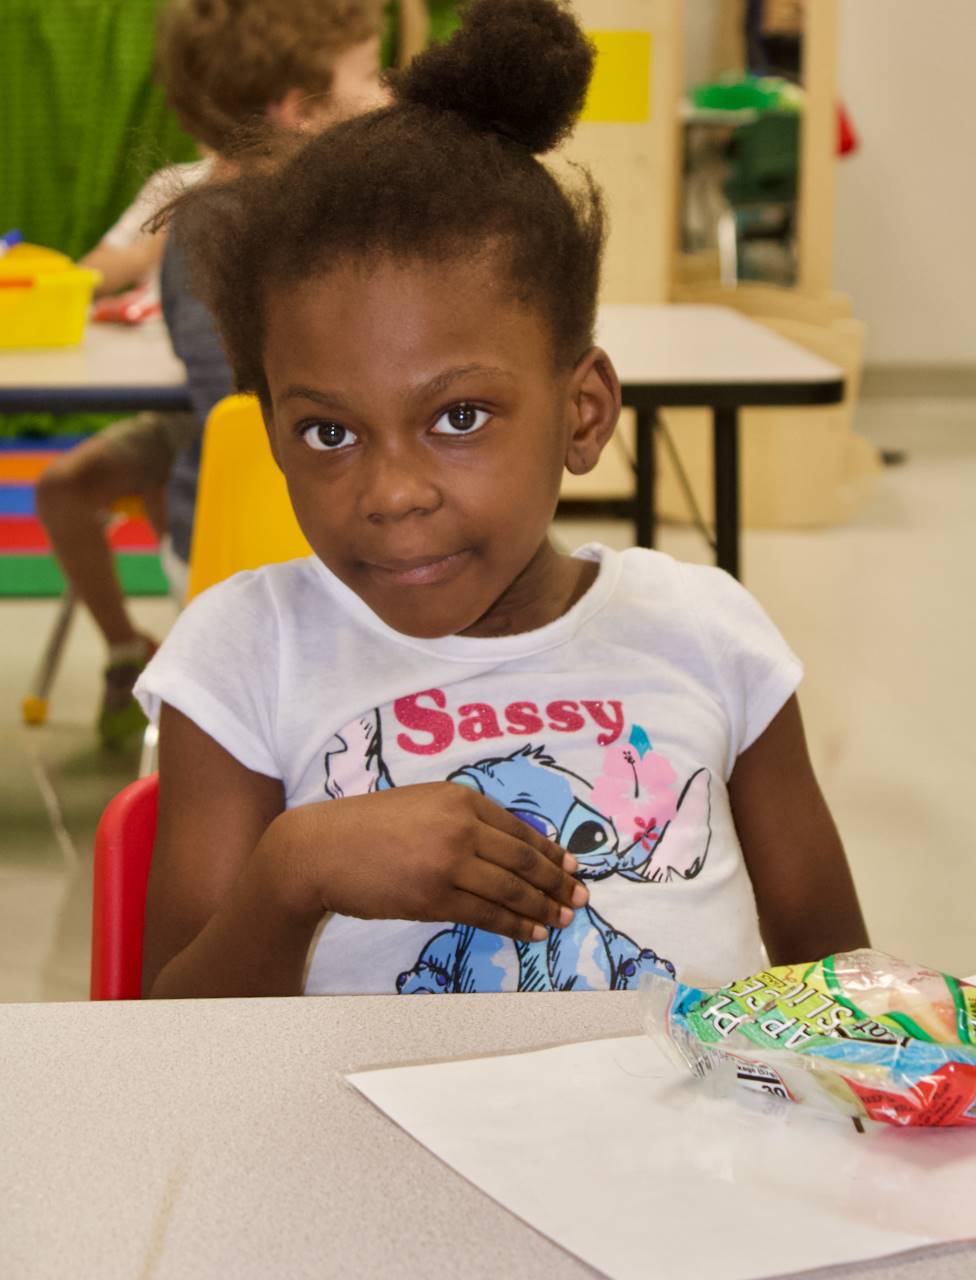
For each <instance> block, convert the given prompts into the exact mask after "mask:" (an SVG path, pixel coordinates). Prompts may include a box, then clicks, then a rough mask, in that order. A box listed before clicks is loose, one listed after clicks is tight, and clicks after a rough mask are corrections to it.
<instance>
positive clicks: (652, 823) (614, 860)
mask: <svg viewBox="0 0 976 1280" xmlns="http://www.w3.org/2000/svg"><path fill="white" fill-rule="evenodd" d="M652 752H653V748H652V747H651V744H650V741H649V739H648V737H647V734H646V733H645V731H644V730H643V729H641V728H640V727H639V726H636V727H635V728H634V729H633V730H632V731H631V735H630V740H629V742H628V744H627V745H626V747H623V748H619V747H618V748H612V749H611V750H610V751H608V752H607V753H606V756H605V759H604V769H603V772H602V774H601V776H600V778H599V779H598V780H597V783H596V784H595V785H591V784H590V783H588V782H587V781H586V780H585V779H583V778H581V777H579V776H578V775H577V774H574V773H571V772H570V771H569V770H567V769H564V768H561V767H560V766H559V765H558V764H557V763H556V761H555V760H554V758H553V757H552V756H551V755H548V754H547V753H546V751H545V750H544V748H543V747H533V746H531V745H529V746H525V747H522V748H521V749H520V750H518V751H514V752H512V753H511V754H510V755H508V756H501V757H497V758H492V759H487V760H481V761H479V762H477V763H476V764H473V765H467V766H465V767H464V768H462V769H458V770H456V771H455V772H454V773H452V774H450V775H449V778H448V781H451V782H456V783H459V784H460V785H462V786H468V787H471V788H473V789H474V790H476V791H480V792H481V793H482V794H483V795H485V796H487V797H488V798H489V799H491V800H494V801H495V803H496V804H499V805H501V807H502V808H504V809H507V810H508V811H509V812H510V813H512V814H514V815H515V816H516V817H518V818H520V819H521V820H522V821H523V822H525V823H527V824H528V825H529V826H532V827H534V828H535V829H536V830H537V831H540V832H542V833H543V834H544V835H546V836H548V837H549V838H550V839H552V840H555V841H556V842H557V843H558V844H560V845H562V846H563V848H565V849H567V850H568V851H569V852H571V853H572V854H573V855H574V856H575V857H576V859H577V862H578V870H577V873H576V874H577V876H578V877H579V878H580V879H581V880H602V879H605V878H606V877H608V876H611V875H620V876H622V877H624V878H625V879H628V880H632V881H638V882H641V883H644V884H648V883H666V882H668V881H670V880H672V879H673V878H674V877H680V878H682V879H692V878H693V877H695V876H697V875H698V873H699V872H700V871H701V868H702V866H703V865H704V862H705V858H706V856H707V853H708V846H709V842H710V840H711V828H710V822H709V817H710V774H709V772H708V770H707V769H699V770H697V771H696V772H695V773H694V774H693V775H692V776H691V778H690V779H689V780H688V782H687V783H686V784H685V786H684V788H683V790H682V791H681V794H680V796H678V797H677V799H675V796H674V786H673V784H674V780H675V774H674V771H673V769H672V768H671V766H670V764H668V762H667V761H662V760H661V759H660V758H658V759H657V760H649V759H648V757H649V755H650V754H651V753H652ZM325 767H326V788H325V789H326V793H327V794H328V795H329V796H331V797H333V798H335V799H339V798H341V797H343V796H348V795H362V794H365V793H368V792H372V791H383V790H386V789H388V788H390V787H392V786H393V785H394V783H393V780H392V778H391V776H390V773H389V770H388V769H387V767H386V765H385V763H384V761H383V755H382V739H381V731H380V723H379V715H378V713H377V712H371V713H369V714H367V715H365V716H363V717H361V718H360V719H358V720H355V721H353V722H352V723H351V724H349V725H347V726H346V727H345V728H344V729H343V730H342V731H341V733H339V734H337V735H336V736H335V737H334V738H333V739H332V740H331V741H330V743H329V744H328V747H327V748H326V755H325ZM578 793H581V794H582V796H584V797H585V798H581V795H580V794H578ZM594 801H596V802H598V803H594ZM622 832H623V833H625V834H623V835H622V834H621V833H622ZM628 836H629V839H628ZM665 841H666V843H665ZM647 972H652V973H657V974H660V975H665V976H669V977H672V978H673V977H674V974H675V971H674V966H673V965H672V964H671V962H670V961H668V960H665V959H663V958H662V957H660V956H658V955H657V954H656V953H655V951H654V950H653V949H651V948H649V947H641V946H639V945H638V944H637V943H636V942H635V941H634V940H633V939H632V938H630V937H628V936H627V935H626V934H625V933H622V932H620V931H619V930H617V929H615V928H614V927H613V926H612V925H611V924H610V923H609V922H608V921H606V920H604V919H603V918H602V917H601V916H600V915H599V913H598V912H597V911H595V910H594V909H593V907H592V905H587V906H586V907H583V908H580V909H579V910H578V911H577V912H576V914H575V915H574V917H573V920H572V923H571V924H569V925H568V926H567V927H566V928H565V929H553V930H552V931H551V932H550V935H549V937H548V938H547V939H545V940H544V941H542V942H531V943H526V942H516V941H514V940H513V939H510V938H505V937H502V936H500V935H498V934H493V933H487V932H485V931H484V930H481V929H475V928H473V927H472V926H470V925H455V926H453V927H452V928H450V929H443V930H441V931H440V932H439V933H437V934H435V935H434V936H433V937H432V938H431V939H430V940H429V942H428V943H427V944H426V946H425V947H424V948H423V950H422V951H421V953H420V955H419V957H418V958H417V963H416V964H415V965H414V967H413V968H412V969H410V970H408V971H407V972H405V973H401V974H400V975H399V977H398V978H397V980H396V989H397V991H398V992H400V993H401V994H402V995H412V994H421V993H424V994H441V993H447V992H483V991H495V992H498V991H570V990H575V991H587V990H603V991H605V990H608V989H609V990H612V991H624V990H628V989H632V988H634V987H637V986H638V985H639V983H640V977H641V974H642V973H647Z"/></svg>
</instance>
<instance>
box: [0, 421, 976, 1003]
mask: <svg viewBox="0 0 976 1280" xmlns="http://www.w3.org/2000/svg"><path fill="white" fill-rule="evenodd" d="M860 419H861V430H862V431H863V432H864V433H865V434H867V435H869V436H870V437H872V438H873V439H874V440H876V441H877V442H878V443H879V444H882V445H884V446H886V447H889V448H903V449H905V450H907V452H908V454H909V460H908V462H907V464H906V465H904V466H901V467H895V468H890V469H888V470H887V471H885V473H884V474H883V475H882V476H881V477H880V478H879V480H878V482H877V485H876V489H875V493H874V496H873V499H872V501H871V503H870V505H869V507H868V508H867V509H866V510H865V511H864V512H863V513H862V515H861V516H860V517H859V518H858V520H857V521H856V522H854V523H853V524H851V525H848V526H846V527H844V528H840V529H830V530H825V531H815V532H814V531H811V532H803V533H796V532H791V533H786V532H755V533H750V534H748V535H747V536H746V538H745V542H744V564H745V580H746V582H747V584H748V586H749V587H750V588H751V589H752V590H753V591H754V592H755V594H756V595H757V596H758V597H759V598H760V599H761V600H762V601H763V603H764V604H765V605H766V607H767V608H768V609H769V610H770V612H771V613H772V614H773V616H774V617H775V619H776V620H777V622H778V623H779V625H780V627H781V628H782V630H783V631H784V633H785V634H786V636H787V638H788V639H789V640H790V642H791V643H792V645H793V647H794V648H795V649H796V650H797V651H798V652H799V653H800V654H801V656H802V657H803V658H804V660H805V662H806V664H807V677H806V680H805V681H804V685H803V687H802V694H801V701H802V705H803V710H804V715H805V717H806V722H807V729H808V735H809V738H810V743H811V749H812V754H813V758H814V763H815V765H816V767H817V770H818V773H819V775H820V778H821V782H822V784H823V786H824V790H825V791H826V793H827V797H828V800H829V801H830V804H831V806H832V808H833V811H834V815H835V817H836V819H837V822H838V825H839V826H840V829H841V833H842V835H843V836H844V840H845V843H846V846H847V849H848V853H849V856H850V859H851V862H852V865H853V867H854V873H855V877H856V880H857V883H858V887H859V890H860V893H861V898H862V902H863V904H864V907H865V912H866V915H867V919H868V925H869V928H870V930H871V933H872V937H873V940H874V942H875V944H876V945H878V946H881V947H884V948H886V949H888V950H890V951H892V952H894V953H896V954H898V955H901V956H904V957H905V958H909V959H915V960H920V961H925V962H927V963H929V964H932V965H935V966H937V967H939V968H942V969H945V970H948V971H949V972H954V973H957V974H971V973H973V972H974V971H976V928H974V925H973V909H972V904H973V902H974V901H976V836H974V829H973V824H972V819H971V818H970V817H969V816H968V809H967V808H966V803H967V802H966V799H965V798H966V796H967V794H968V793H969V789H970V787H971V786H972V785H973V783H972V777H973V771H974V768H976V748H974V747H973V745H972V726H973V725H974V724H976V681H974V679H973V675H972V649H973V639H972V637H973V635H974V634H976V557H974V555H973V547H974V543H976V402H954V401H943V402H929V401H918V400H914V401H913V400H906V401H899V402H890V403H886V402H881V401H870V402H868V403H867V404H866V405H865V406H863V408H862V410H861V415H860ZM627 532H628V531H627V526H625V525H619V524H614V523H606V524H592V523H588V524H586V525H580V524H569V523H563V524H561V525H560V526H559V529H558V536H559V538H560V540H561V541H562V542H563V543H565V544H574V545H575V544H576V543H578V542H581V541H585V540H589V539H592V538H599V539H600V540H602V541H605V542H608V543H611V544H613V545H618V546H622V545H625V544H626V541H627ZM660 545H661V546H662V548H663V549H664V550H666V551H670V552H672V553H674V554H676V555H679V556H682V557H684V558H686V559H696V560H704V559H706V558H707V556H706V554H705V550H704V548H703V547H702V546H701V545H700V543H699V542H698V540H697V538H696V536H695V535H694V534H693V533H691V532H689V531H687V530H683V529H664V530H662V531H661V537H660ZM135 609H136V614H137V616H138V618H139V620H140V623H141V624H142V625H143V626H144V627H145V628H146V629H147V630H150V631H155V632H156V633H157V634H162V633H163V631H164V630H165V627H166V626H167V625H168V623H169V621H170V619H171V618H172V616H173V610H172V607H171V606H170V605H169V604H168V603H167V602H165V601H158V600H152V601H142V602H137V603H136V606H135ZM53 612H54V605H53V604H52V603H51V602H47V601H32V602H27V603H24V602H19V603H10V602H0V753H2V755H0V759H2V770H0V1001H10V1000H72V999H84V998H85V996H86V992H87V966H88V945H89V913H90V902H91V897H90V888H89V877H90V871H91V848H92V838H93V834H94V829H95V825H96V822H97V819H98V815H99V813H100V812H101V810H102V807H103V806H104V804H105V802H106V801H107V800H108V798H109V797H110V796H111V795H112V794H114V792H115V791H117V790H118V789H119V788H120V787H121V786H123V785H124V784H125V782H127V781H128V780H129V778H131V777H132V776H133V774H134V772H135V767H136V760H135V756H134V755H128V756H123V757H106V756H104V755H102V754H100V753H99V751H98V750H97V748H96V745H95V741H94V736H93V733H92V730H91V727H90V726H91V723H92V720H93V717H94V713H95V705H96V699H97V691H98V686H97V680H96V673H97V670H98V667H99V665H100V662H101V653H100V647H99V644H98V641H97V637H96V635H95V633H94V631H93V629H92V627H91V625H90V624H89V623H88V621H87V619H85V618H83V617H79V618H78V620H77V621H76V623H75V626H74V630H73V632H72V634H71V637H70V642H69V646H68V652H67V657H66V661H65V664H64V667H63V669H62V672H61V675H60V677H59V681H58V684H57V686H56V689H55V692H54V696H53V698H52V709H51V718H50V723H49V724H48V725H47V726H46V727H44V728H43V729H33V730H29V729H25V728H23V727H21V725H20V723H19V707H20V699H21V697H22V695H23V692H24V690H25V689H26V687H27V684H28V681H29V676H30V672H31V669H32V665H33V661H34V654H35V653H36V651H37V648H38V647H39V645H40V644H41V642H42V639H43V637H44V636H46V634H47V630H48V628H49V626H50V624H51V619H52V616H53Z"/></svg>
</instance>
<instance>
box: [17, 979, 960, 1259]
mask: <svg viewBox="0 0 976 1280" xmlns="http://www.w3.org/2000/svg"><path fill="white" fill-rule="evenodd" d="M638 1027H639V1024H638V1015H637V998H636V995H634V994H627V993H622V994H580V995H573V994H568V995H558V996H552V995H539V996H532V995H515V996H484V995H480V996H449V997H427V998H425V997H416V998H413V999H403V998H398V997H395V996H394V997H359V998H349V999H346V998H343V999H318V1000H312V999H309V1000H246V1001H245V1000H225V1001H181V1002H167V1001H162V1002H149V1003H144V1004H139V1003H133V1004H100V1005H97V1004H96V1005H86V1004H61V1005H58V1004H41V1005H6V1006H0V1223H2V1225H0V1276H4V1277H11V1278H16V1280H34V1278H35V1277H49V1276H50V1277H54V1276H58V1277H62V1276H69V1275H70V1276H79V1277H95V1276H97V1277H99V1280H114V1278H115V1277H119V1278H120V1280H121V1278H122V1277H125V1278H126V1280H131V1278H134V1277H138V1278H140V1280H150V1278H151V1280H176V1278H177V1277H178V1278H179V1280H193V1278H194V1277H213V1276H218V1275H226V1276H233V1277H234V1278H235V1280H249V1278H250V1277H255V1278H257V1277H261V1278H262V1280H264V1278H266V1277H269V1276H274V1277H279V1276H280V1277H288V1278H289V1280H291V1278H292V1277H304V1276H316V1277H333V1276H357V1277H374V1276H375V1277H380V1276H382V1277H391V1276H396V1277H400V1276H405V1277H424V1280H429V1277H432V1276H438V1275H449V1274H450V1275H458V1276H464V1277H466V1278H467V1277H471V1278H474V1280H480V1278H481V1277H505V1276H514V1275H519V1274H523V1275H524V1274H531V1275H536V1276H545V1277H547V1278H548V1277H552V1278H553V1280H562V1278H563V1277H565V1278H566V1280H569V1278H570V1277H582V1276H588V1275H593V1274H594V1273H593V1272H592V1271H591V1270H590V1268H589V1267H587V1266H585V1265H583V1264H582V1263H581V1262H579V1261H577V1260H576V1259H575V1258H573V1257H571V1256H570V1255H568V1254H566V1253H564V1252H563V1251H562V1250H561V1249H560V1248H558V1247H557V1246H556V1245H554V1244H553V1243H552V1242H551V1241H549V1240H547V1239H545V1238H544V1237H542V1236H540V1235H538V1234H537V1233H536V1232H534V1231H533V1230H532V1229H531V1228H529V1227H527V1226H525V1225H524V1224H523V1223H522V1222H520V1221H519V1220H518V1219H516V1218H514V1217H512V1216H511V1215H510V1214H509V1213H507V1212H506V1211H505V1210H504V1209H502V1208H500V1207H499V1206H498V1205H496V1204H495V1203H494V1202H493V1201H491V1200H490V1199H488V1197H486V1196H484V1195H482V1193H481V1192H480V1191H478V1190H477V1189H476V1188H475V1187H473V1186H471V1185H470V1184H469V1183H467V1182H465V1181H464V1180H463V1179H462V1178H460V1177H459V1176H457V1175H456V1174H455V1173H454V1172H453V1171H452V1170H450V1169H449V1168H447V1167H446V1166H445V1165H443V1164H441V1163H440V1161H438V1160H437V1159H436V1158H435V1157H434V1156H432V1155H431V1154H430V1153H429V1152H428V1151H426V1150H425V1149H424V1148H423V1147H421V1146H420V1145H419V1144H417V1143H416V1142H414V1141H413V1139H411V1138H410V1137H408V1136H407V1135H406V1134H405V1133H403V1132H402V1131H401V1130H399V1129H398V1128H397V1127H396V1126H395V1125H393V1124H391V1123H390V1121H389V1120H387V1119H386V1118H385V1117H384V1116H383V1115H381V1114H380V1113H379V1112H378V1111H376V1110H375V1109H374V1108H373V1107H372V1106H371V1105H370V1104H369V1103H368V1102H367V1101H366V1100H365V1099H364V1098H362V1097H361V1096H360V1095H359V1094H358V1093H356V1092H355V1091H354V1090H353V1089H352V1088H351V1087H350V1086H349V1085H347V1084H346V1082H345V1080H344V1079H343V1074H344V1073H345V1072H348V1071H352V1070H356V1069H360V1068H365V1067H370V1066H381V1065H390V1064H394V1063H399V1062H420V1061H426V1060H439V1059H443V1058H449V1057H463V1056H472V1055H479V1054H487V1053H497V1052H504V1051H512V1050H517V1049H529V1048H537V1047H541V1046H543V1045H551V1044H561V1043H566V1042H568V1041H571V1040H581V1039H593V1038H597V1037H601V1036H608V1035H617V1034H628V1033H632V1032H635V1031H637V1030H638ZM808 1274H812V1273H808ZM817 1274H823V1275H826V1274H830V1275H831V1276H832V1277H839V1276H844V1277H848V1276H864V1277H870V1278H871V1280H972V1277H974V1276H976V1246H973V1245H964V1246H955V1247H951V1248H947V1249H944V1250H941V1251H928V1252H926V1253H925V1254H924V1255H921V1256H919V1257H915V1258H900V1259H897V1260H895V1259H886V1260H880V1261H878V1262H874V1263H870V1264H867V1265H861V1266H856V1267H851V1268H844V1269H840V1270H837V1269H834V1270H833V1271H831V1272H829V1273H817ZM648 1275H649V1276H652V1277H656V1276H657V1273H656V1272H655V1270H654V1265H653V1257H651V1258H649V1264H648ZM716 1280H719V1278H718V1277H716Z"/></svg>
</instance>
